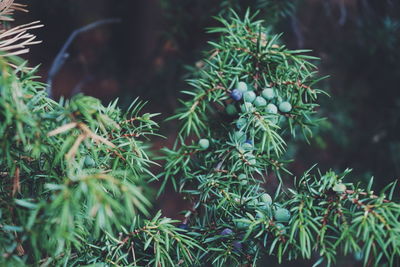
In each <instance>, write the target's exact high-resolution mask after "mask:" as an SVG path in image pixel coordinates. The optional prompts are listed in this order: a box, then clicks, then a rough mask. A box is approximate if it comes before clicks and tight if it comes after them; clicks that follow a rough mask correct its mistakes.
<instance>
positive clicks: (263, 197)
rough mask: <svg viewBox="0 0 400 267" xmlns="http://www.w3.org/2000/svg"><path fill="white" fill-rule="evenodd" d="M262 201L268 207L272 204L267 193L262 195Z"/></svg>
mask: <svg viewBox="0 0 400 267" xmlns="http://www.w3.org/2000/svg"><path fill="white" fill-rule="evenodd" d="M261 201H262V202H264V203H265V204H267V205H268V206H269V205H271V204H272V198H271V196H270V195H269V194H267V193H264V194H262V195H261Z"/></svg>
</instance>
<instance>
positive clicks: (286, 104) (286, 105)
mask: <svg viewBox="0 0 400 267" xmlns="http://www.w3.org/2000/svg"><path fill="white" fill-rule="evenodd" d="M279 110H280V111H281V112H283V113H287V112H290V111H291V110H292V105H291V104H290V103H289V102H287V101H284V102H282V103H280V104H279Z"/></svg>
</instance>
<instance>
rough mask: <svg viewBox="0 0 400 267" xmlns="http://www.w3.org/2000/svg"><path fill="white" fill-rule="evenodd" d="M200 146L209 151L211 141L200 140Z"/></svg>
mask: <svg viewBox="0 0 400 267" xmlns="http://www.w3.org/2000/svg"><path fill="white" fill-rule="evenodd" d="M199 146H200V147H201V148H202V149H207V148H208V147H209V146H210V141H208V139H200V140H199Z"/></svg>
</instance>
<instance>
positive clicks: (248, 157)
mask: <svg viewBox="0 0 400 267" xmlns="http://www.w3.org/2000/svg"><path fill="white" fill-rule="evenodd" d="M244 156H245V158H246V160H247V162H248V163H249V164H250V165H256V163H257V161H256V157H255V156H254V155H253V153H251V152H250V153H246V154H245V155H244Z"/></svg>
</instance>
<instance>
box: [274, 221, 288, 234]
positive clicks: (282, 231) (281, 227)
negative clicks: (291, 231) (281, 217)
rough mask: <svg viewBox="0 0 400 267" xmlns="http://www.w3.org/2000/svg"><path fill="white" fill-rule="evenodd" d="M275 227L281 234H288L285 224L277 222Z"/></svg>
mask: <svg viewBox="0 0 400 267" xmlns="http://www.w3.org/2000/svg"><path fill="white" fill-rule="evenodd" d="M275 227H276V228H277V229H278V231H279V232H280V233H281V234H286V229H285V226H284V225H283V224H281V223H277V224H275Z"/></svg>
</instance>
